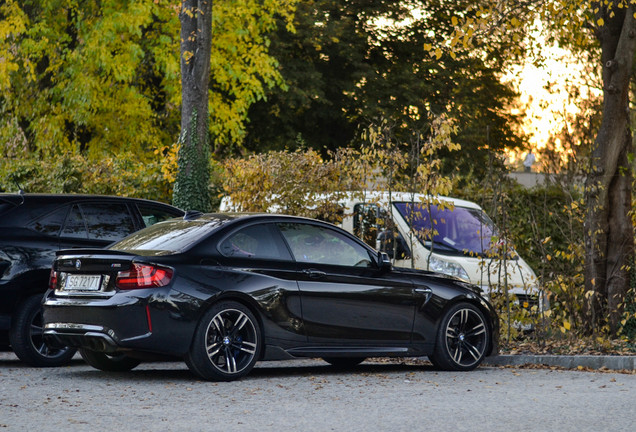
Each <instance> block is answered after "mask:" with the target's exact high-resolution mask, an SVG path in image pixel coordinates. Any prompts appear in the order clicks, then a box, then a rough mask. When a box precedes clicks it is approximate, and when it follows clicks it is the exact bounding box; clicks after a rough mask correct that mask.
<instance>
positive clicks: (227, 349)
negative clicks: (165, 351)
mask: <svg viewBox="0 0 636 432" xmlns="http://www.w3.org/2000/svg"><path fill="white" fill-rule="evenodd" d="M261 346H262V342H261V333H260V327H259V324H258V321H257V320H256V317H255V316H254V314H252V312H251V311H250V310H249V309H248V308H247V307H245V306H244V305H242V304H241V303H238V302H234V301H223V302H220V303H217V304H215V305H213V306H212V307H211V308H210V309H209V310H208V311H207V312H206V313H205V314H204V315H203V318H201V321H200V322H199V325H198V326H197V329H196V332H195V334H194V338H193V340H192V346H191V347H190V351H189V352H188V354H187V355H186V357H185V361H186V364H187V365H188V368H189V369H190V370H191V371H192V372H193V373H194V374H195V375H198V376H199V377H201V378H203V379H205V380H210V381H232V380H236V379H239V378H241V377H243V376H245V375H247V374H248V373H249V372H250V371H251V370H252V368H253V367H254V364H256V361H257V360H258V357H259V354H260V350H261Z"/></svg>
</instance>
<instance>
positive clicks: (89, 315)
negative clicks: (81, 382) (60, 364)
mask: <svg viewBox="0 0 636 432" xmlns="http://www.w3.org/2000/svg"><path fill="white" fill-rule="evenodd" d="M139 294H141V293H140V292H136V293H126V294H117V295H113V296H110V297H101V298H68V297H56V296H55V295H52V294H51V293H49V294H48V295H47V298H46V300H45V302H44V315H43V317H44V338H45V340H46V341H47V343H49V344H51V345H52V346H56V347H62V346H71V347H76V348H87V349H91V350H93V351H99V352H106V353H113V352H118V351H146V352H154V353H159V354H168V355H177V356H180V355H183V354H184V353H185V352H186V351H187V349H188V347H189V345H190V341H191V338H192V334H193V333H194V326H195V324H194V323H193V322H191V321H189V320H186V319H184V317H183V316H181V315H179V314H178V313H175V311H174V310H171V309H170V308H168V307H166V300H167V294H168V293H167V292H162V293H153V294H152V295H150V296H148V297H145V296H142V295H139Z"/></svg>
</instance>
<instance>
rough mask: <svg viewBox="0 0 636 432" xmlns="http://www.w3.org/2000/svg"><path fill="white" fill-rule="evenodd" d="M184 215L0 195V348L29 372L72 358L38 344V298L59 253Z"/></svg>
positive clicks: (141, 205) (80, 198)
mask: <svg viewBox="0 0 636 432" xmlns="http://www.w3.org/2000/svg"><path fill="white" fill-rule="evenodd" d="M183 214H184V213H183V211H181V210H179V209H177V208H175V207H172V206H169V205H166V204H162V203H158V202H154V201H148V200H142V199H132V198H120V197H105V196H92V195H38V194H0V348H2V349H8V348H9V347H11V348H12V349H13V351H14V352H15V353H16V354H17V356H18V357H19V358H20V359H21V360H23V361H25V362H27V363H29V364H31V365H33V366H58V365H60V364H64V363H65V362H67V361H68V360H69V359H70V358H71V357H72V356H73V354H74V353H75V350H74V349H73V350H71V349H51V348H49V347H47V346H46V345H45V344H44V343H43V339H42V324H41V321H42V314H41V311H42V306H41V302H42V296H43V294H44V292H45V291H46V290H47V288H48V281H49V275H50V273H51V264H52V263H53V260H54V259H55V252H56V251H58V250H60V249H69V248H85V247H105V246H107V245H109V244H111V243H113V242H115V241H117V240H121V239H122V238H124V237H125V236H127V235H128V234H131V233H132V232H134V231H137V230H140V229H141V228H144V227H146V226H149V225H152V224H153V223H156V222H158V221H161V220H165V219H168V218H173V217H178V216H183Z"/></svg>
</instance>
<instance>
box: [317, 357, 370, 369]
mask: <svg viewBox="0 0 636 432" xmlns="http://www.w3.org/2000/svg"><path fill="white" fill-rule="evenodd" d="M322 359H323V360H324V361H326V362H327V363H329V364H330V365H331V366H333V367H335V368H337V369H351V368H354V367H356V366H358V365H359V364H360V363H362V362H363V361H365V360H366V357H323V358H322Z"/></svg>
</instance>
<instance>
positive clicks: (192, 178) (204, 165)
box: [172, 110, 211, 212]
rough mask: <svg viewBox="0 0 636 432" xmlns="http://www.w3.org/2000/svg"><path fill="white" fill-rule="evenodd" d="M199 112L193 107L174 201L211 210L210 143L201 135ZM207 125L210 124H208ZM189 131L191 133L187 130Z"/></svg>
mask: <svg viewBox="0 0 636 432" xmlns="http://www.w3.org/2000/svg"><path fill="white" fill-rule="evenodd" d="M205 120H206V119H205V117H204V119H203V120H199V118H198V114H197V112H196V110H195V111H193V113H192V116H191V117H190V126H189V130H187V131H183V132H182V133H181V138H180V139H179V159H178V166H179V170H178V171H177V177H176V181H175V184H174V196H173V201H172V204H173V205H175V206H176V207H179V208H183V209H186V210H199V211H204V212H205V211H209V210H210V209H211V200H210V170H209V163H210V162H209V161H210V146H209V144H208V142H207V140H206V141H204V142H199V137H198V136H197V130H198V128H197V123H198V122H199V121H204V122H205ZM206 129H207V128H206ZM187 133H189V134H190V137H187V136H186V134H187Z"/></svg>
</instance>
